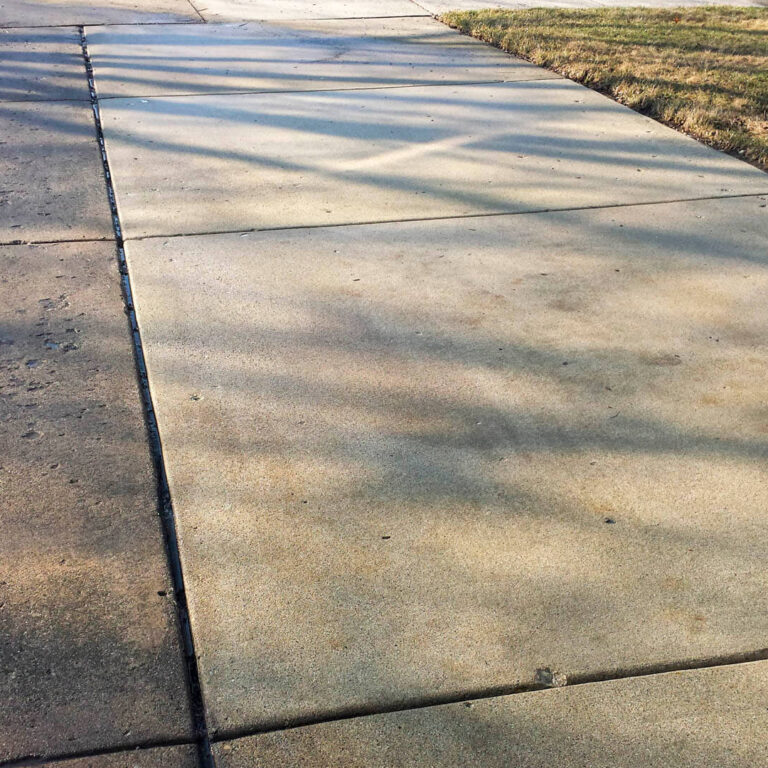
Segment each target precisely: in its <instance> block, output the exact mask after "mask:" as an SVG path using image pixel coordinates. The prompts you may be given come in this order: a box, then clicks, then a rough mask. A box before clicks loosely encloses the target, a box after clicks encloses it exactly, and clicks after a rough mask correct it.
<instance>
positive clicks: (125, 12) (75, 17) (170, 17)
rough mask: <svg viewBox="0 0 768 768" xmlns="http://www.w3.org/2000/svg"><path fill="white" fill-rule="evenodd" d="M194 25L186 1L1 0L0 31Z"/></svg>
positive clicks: (193, 13)
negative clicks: (73, 27) (62, 0)
mask: <svg viewBox="0 0 768 768" xmlns="http://www.w3.org/2000/svg"><path fill="white" fill-rule="evenodd" d="M170 21H173V22H197V23H199V22H200V21H201V18H200V15H199V14H198V13H197V12H196V11H195V9H194V8H193V7H192V4H191V3H190V2H189V0H152V2H149V0H99V2H98V3H93V2H89V1H88V0H67V2H64V3H62V2H61V0H0V27H26V26H36V27H46V26H47V27H58V26H64V25H71V26H77V25H82V24H151V23H159V22H170Z"/></svg>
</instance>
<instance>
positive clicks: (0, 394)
mask: <svg viewBox="0 0 768 768" xmlns="http://www.w3.org/2000/svg"><path fill="white" fill-rule="evenodd" d="M0 275H1V277H0V493H1V494H2V503H0V530H2V536H0V669H2V674H0V701H1V702H2V706H0V760H13V759H15V758H20V757H26V756H31V755H39V756H42V757H45V756H48V755H60V754H68V753H73V752H83V751H86V750H91V749H100V748H106V747H115V746H120V745H132V744H137V743H142V742H146V741H150V740H158V739H178V738H184V737H189V736H190V735H191V733H190V731H191V727H190V716H189V713H188V706H187V692H186V684H185V679H184V668H183V663H182V654H181V650H180V645H179V639H178V632H177V626H176V619H175V615H176V613H175V607H174V602H173V595H172V590H171V586H170V584H169V577H168V573H167V568H166V559H165V552H164V546H163V539H162V533H161V529H160V523H159V519H158V512H157V499H156V492H155V480H154V476H153V471H152V464H151V461H150V456H149V448H148V445H147V439H146V435H145V430H144V423H143V415H142V408H141V401H140V397H139V392H138V387H137V384H136V376H135V371H134V362H133V356H132V344H131V336H130V330H129V327H128V323H127V319H126V317H125V313H124V311H123V302H122V298H121V294H120V283H119V275H118V271H117V262H116V256H115V252H114V245H113V244H110V243H87V244H57V245H47V246H37V247H36V246H5V247H3V248H0Z"/></svg>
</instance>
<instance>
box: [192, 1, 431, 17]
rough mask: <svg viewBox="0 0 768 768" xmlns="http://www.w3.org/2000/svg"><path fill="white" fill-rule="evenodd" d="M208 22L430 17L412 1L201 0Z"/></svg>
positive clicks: (200, 8) (202, 11)
mask: <svg viewBox="0 0 768 768" xmlns="http://www.w3.org/2000/svg"><path fill="white" fill-rule="evenodd" d="M198 8H199V10H200V12H201V13H202V15H203V16H204V17H205V19H206V21H269V20H281V21H285V20H288V19H339V18H365V17H372V18H381V17H387V16H426V15H428V12H427V11H425V10H424V9H423V8H422V7H421V6H420V5H418V4H417V3H415V2H411V0H280V1H279V2H275V1H274V0H200V5H199V6H198Z"/></svg>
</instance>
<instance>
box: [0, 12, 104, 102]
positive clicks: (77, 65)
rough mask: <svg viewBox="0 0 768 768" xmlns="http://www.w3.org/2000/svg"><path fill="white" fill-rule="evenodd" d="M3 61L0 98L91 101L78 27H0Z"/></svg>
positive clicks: (0, 54) (0, 50)
mask: <svg viewBox="0 0 768 768" xmlns="http://www.w3.org/2000/svg"><path fill="white" fill-rule="evenodd" d="M0 61H2V64H0V101H8V100H12V101H26V100H29V101H42V100H52V99H79V100H81V101H88V100H89V94H88V81H87V80H86V77H85V65H84V63H83V54H82V50H81V47H80V34H79V33H78V31H77V29H75V28H72V27H69V28H67V27H63V28H62V27H59V28H55V27H53V28H47V29H46V28H40V27H33V28H29V29H0Z"/></svg>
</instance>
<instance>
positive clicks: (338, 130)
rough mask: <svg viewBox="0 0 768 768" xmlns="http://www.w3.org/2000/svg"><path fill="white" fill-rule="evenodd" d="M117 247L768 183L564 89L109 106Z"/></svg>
mask: <svg viewBox="0 0 768 768" xmlns="http://www.w3.org/2000/svg"><path fill="white" fill-rule="evenodd" d="M103 107H104V108H103V114H104V130H105V133H106V137H107V148H108V151H109V154H110V159H111V163H112V170H113V173H114V177H115V185H116V192H117V198H118V205H119V209H120V213H121V217H122V221H123V224H124V228H125V232H126V234H127V236H128V237H139V236H143V235H148V234H151V235H158V234H160V235H165V234H179V233H200V232H221V231H235V230H243V229H249V228H272V227H293V226H307V225H325V224H342V223H350V222H371V221H386V220H397V219H416V218H429V217H442V216H456V215H462V214H476V213H489V212H504V211H531V210H541V209H548V208H570V207H576V206H596V205H610V204H617V203H637V202H651V201H661V200H674V199H681V198H693V197H704V196H710V195H713V196H720V195H727V194H735V193H747V192H765V191H768V175H766V174H765V173H763V172H762V171H759V170H757V169H756V168H753V167H751V166H749V165H747V164H745V163H743V162H740V161H738V160H735V159H734V158H731V157H728V156H726V155H724V154H722V153H720V152H717V151H715V150H712V149H710V148H708V147H704V146H703V145H701V144H699V143H697V142H696V141H694V140H693V139H690V138H687V137H685V136H683V135H681V134H679V133H677V132H676V131H673V130H671V129H669V128H666V127H664V126H662V125H660V124H659V123H656V122H654V121H653V120H650V119H649V118H645V117H642V116H640V115H638V114H637V113H635V112H632V111H631V110H629V109H627V108H626V107H623V106H620V105H619V104H616V103H615V102H613V101H611V100H610V99H608V98H606V97H604V96H601V95H600V94H598V93H595V92H594V91H590V90H589V89H587V88H583V87H582V86H579V85H576V84H574V83H572V82H570V81H567V80H547V81H539V82H525V83H505V84H497V85H474V86H456V87H454V86H445V87H417V88H396V89H379V90H367V91H334V92H323V93H298V94H261V95H247V96H237V97H232V96H198V97H181V98H167V99H164V98H155V99H152V98H150V99H109V100H106V101H105V102H104V105H103Z"/></svg>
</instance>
